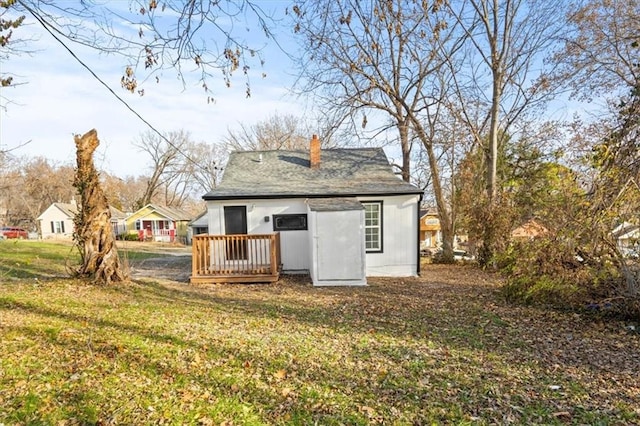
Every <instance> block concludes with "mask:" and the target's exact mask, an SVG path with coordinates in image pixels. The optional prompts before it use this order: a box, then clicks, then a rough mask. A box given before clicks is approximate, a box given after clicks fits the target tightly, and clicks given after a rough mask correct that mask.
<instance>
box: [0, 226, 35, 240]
mask: <svg viewBox="0 0 640 426" xmlns="http://www.w3.org/2000/svg"><path fill="white" fill-rule="evenodd" d="M0 236H1V237H2V238H18V239H20V240H22V239H26V238H28V237H29V233H28V232H27V231H26V230H24V229H22V228H16V227H15V226H3V227H2V228H0Z"/></svg>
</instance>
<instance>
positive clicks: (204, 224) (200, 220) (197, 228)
mask: <svg viewBox="0 0 640 426" xmlns="http://www.w3.org/2000/svg"><path fill="white" fill-rule="evenodd" d="M207 233H209V219H208V216H207V211H206V210H205V211H203V212H202V213H200V214H199V215H198V216H196V218H195V219H193V220H192V221H191V222H189V228H188V233H187V244H191V239H192V237H193V236H194V235H200V234H207Z"/></svg>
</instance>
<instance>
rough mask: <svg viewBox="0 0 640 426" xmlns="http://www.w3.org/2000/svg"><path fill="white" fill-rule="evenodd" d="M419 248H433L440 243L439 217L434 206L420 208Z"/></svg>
mask: <svg viewBox="0 0 640 426" xmlns="http://www.w3.org/2000/svg"><path fill="white" fill-rule="evenodd" d="M420 242H421V243H420V248H421V249H423V250H424V249H433V248H436V247H439V246H440V245H441V244H442V234H441V232H440V218H439V217H438V211H437V210H436V209H434V208H427V209H423V210H420Z"/></svg>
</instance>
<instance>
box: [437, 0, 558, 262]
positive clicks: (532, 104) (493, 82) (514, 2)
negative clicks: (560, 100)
mask: <svg viewBox="0 0 640 426" xmlns="http://www.w3.org/2000/svg"><path fill="white" fill-rule="evenodd" d="M563 6H565V3H564V2H563V1H560V0H552V1H548V0H544V1H543V0H531V1H523V0H503V1H499V0H461V1H456V2H452V3H451V4H450V5H449V10H450V11H451V13H452V15H453V16H454V17H455V21H456V22H457V24H458V25H459V26H460V28H461V29H462V31H463V32H464V33H465V34H466V36H467V38H466V40H467V46H466V49H464V50H460V51H459V55H458V57H455V56H451V57H450V61H449V63H450V64H454V66H459V63H460V61H461V60H464V62H465V63H466V67H467V70H468V71H467V72H466V73H456V74H455V79H454V80H453V81H454V82H455V83H456V90H457V95H458V97H459V102H458V106H459V108H460V116H461V118H462V119H463V121H464V122H465V123H466V125H467V126H468V129H469V132H470V134H471V135H472V136H473V138H474V139H475V143H477V144H478V146H480V147H481V148H482V150H483V152H484V163H485V167H484V170H485V173H486V175H485V177H484V181H485V184H486V194H485V197H486V202H487V204H486V206H485V211H486V214H485V217H483V219H482V220H483V222H484V223H485V224H486V226H485V227H484V232H483V235H482V240H483V242H482V247H481V248H482V250H481V262H483V263H484V262H486V261H489V260H490V259H491V257H492V254H493V251H494V250H493V246H494V245H495V240H496V238H498V236H497V235H496V232H495V230H494V229H493V228H492V226H491V224H492V220H493V218H494V217H495V215H497V214H499V212H498V203H499V199H498V196H499V187H500V183H499V182H498V173H497V170H498V157H499V154H498V153H499V149H500V145H501V144H503V143H506V141H507V140H508V137H511V136H512V135H513V134H514V132H515V131H516V127H515V126H516V124H517V123H518V120H520V119H521V118H523V117H524V116H525V115H527V114H531V113H532V112H533V111H535V109H536V108H538V107H542V106H544V104H545V102H547V101H548V100H550V99H551V97H552V96H553V95H554V94H556V93H557V89H558V85H557V84H558V81H553V80H552V79H551V74H550V71H551V67H550V66H549V67H547V68H545V65H544V64H545V63H544V62H543V60H544V59H545V56H546V55H549V52H550V50H551V49H552V48H553V47H554V45H555V43H557V42H558V40H559V35H560V33H561V31H562V29H563V28H564V26H563V20H562V18H561V16H559V12H560V11H564V10H566V9H565V8H564V7H563ZM460 55H464V56H463V57H460Z"/></svg>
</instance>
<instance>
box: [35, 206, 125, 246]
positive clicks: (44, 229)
mask: <svg viewBox="0 0 640 426" xmlns="http://www.w3.org/2000/svg"><path fill="white" fill-rule="evenodd" d="M109 210H110V211H111V226H112V227H113V232H114V235H116V236H117V235H120V234H121V233H123V232H124V231H125V229H126V227H125V222H124V220H125V218H126V215H125V214H124V213H123V212H121V211H120V210H118V209H117V208H115V207H112V206H109ZM77 212H78V206H77V204H76V203H75V202H74V201H73V200H72V202H71V203H53V204H51V205H50V206H49V207H47V209H46V210H45V211H44V212H42V214H41V215H40V216H38V218H37V219H36V220H37V221H38V223H39V225H40V236H41V237H42V238H43V239H50V238H56V239H71V238H72V237H73V232H74V230H75V227H74V224H73V218H74V216H75V215H76V213H77Z"/></svg>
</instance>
